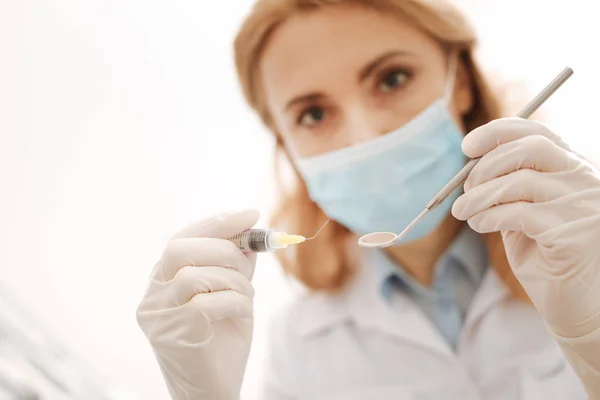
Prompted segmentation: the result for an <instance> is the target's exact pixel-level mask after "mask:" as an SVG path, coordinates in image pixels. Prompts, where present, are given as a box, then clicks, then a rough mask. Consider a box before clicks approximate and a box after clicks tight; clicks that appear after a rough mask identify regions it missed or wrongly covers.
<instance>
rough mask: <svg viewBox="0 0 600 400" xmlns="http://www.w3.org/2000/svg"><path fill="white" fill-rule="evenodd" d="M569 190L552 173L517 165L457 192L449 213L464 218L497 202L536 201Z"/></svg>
mask: <svg viewBox="0 0 600 400" xmlns="http://www.w3.org/2000/svg"><path fill="white" fill-rule="evenodd" d="M567 193H569V187H568V184H567V182H565V180H561V179H556V177H555V176H554V175H553V174H549V173H544V172H538V171H534V170H531V169H521V170H518V171H515V172H512V173H510V174H508V175H504V176H501V177H499V178H496V179H493V180H491V181H488V182H486V183H483V184H481V185H478V186H475V187H474V188H472V189H471V190H469V191H468V192H466V193H464V194H463V195H461V196H460V197H459V198H458V199H456V201H455V202H454V204H453V205H452V215H454V217H455V218H457V219H459V220H463V221H465V220H468V219H469V218H471V217H473V216H474V215H476V214H478V213H480V212H482V211H484V210H487V209H488V208H490V207H493V206H497V205H500V204H508V203H514V202H519V201H527V202H531V203H538V202H544V201H550V200H553V199H556V198H558V197H560V196H563V195H565V194H567Z"/></svg>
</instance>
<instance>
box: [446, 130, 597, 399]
mask: <svg viewBox="0 0 600 400" xmlns="http://www.w3.org/2000/svg"><path fill="white" fill-rule="evenodd" d="M462 148H463V151H464V153H465V154H466V155H467V156H469V157H471V158H474V157H481V156H482V158H481V160H480V161H479V163H478V164H477V165H476V166H475V168H474V169H473V171H472V172H471V174H470V175H469V177H468V179H467V181H466V182H465V194H463V195H462V196H461V197H459V198H458V199H457V200H456V202H455V203H454V206H453V209H452V213H453V215H454V216H455V217H456V218H458V219H461V220H468V223H469V225H470V226H471V227H472V228H473V229H474V230H475V231H477V232H480V233H487V232H495V231H501V232H502V238H503V240H504V245H505V247H506V253H507V257H508V261H509V263H510V266H511V268H512V269H513V271H514V273H515V276H516V277H517V279H518V280H519V282H521V285H522V286H523V288H524V289H525V291H526V292H527V294H528V295H529V297H530V298H531V300H532V302H533V304H534V306H535V307H536V309H537V310H538V311H539V312H540V314H541V315H542V317H543V318H544V320H545V321H546V324H547V325H548V327H549V329H550V330H551V331H552V332H553V333H554V334H555V336H556V337H557V340H558V341H559V343H561V346H562V348H563V350H564V351H565V354H566V356H567V358H568V359H569V361H570V363H571V364H572V365H573V367H574V370H575V372H576V373H577V374H578V375H579V377H580V378H581V379H582V381H583V383H584V385H585V386H586V390H587V391H588V393H589V395H590V398H600V175H599V174H598V171H597V170H596V169H595V168H594V167H593V166H592V165H591V164H590V163H588V162H587V161H585V160H584V159H583V158H581V157H580V156H578V155H577V154H575V153H573V152H572V151H571V150H570V149H569V147H568V146H567V145H566V144H565V143H564V142H563V141H562V140H561V139H560V138H559V137H558V136H557V135H555V134H554V133H552V132H551V131H550V130H549V129H548V128H546V127H545V126H544V125H542V124H540V123H538V122H534V121H529V120H524V119H520V118H506V119H499V120H496V121H492V122H490V123H488V124H486V125H484V126H482V127H480V128H478V129H475V130H474V131H472V132H471V133H469V134H468V135H467V136H466V137H465V139H464V140H463V145H462ZM515 329H519V327H515Z"/></svg>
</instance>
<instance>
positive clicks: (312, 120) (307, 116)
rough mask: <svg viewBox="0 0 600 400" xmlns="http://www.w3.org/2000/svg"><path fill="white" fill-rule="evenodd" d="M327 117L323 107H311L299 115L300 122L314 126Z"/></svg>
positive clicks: (300, 123)
mask: <svg viewBox="0 0 600 400" xmlns="http://www.w3.org/2000/svg"><path fill="white" fill-rule="evenodd" d="M323 118H325V110H324V109H323V108H322V107H315V106H313V107H309V108H307V109H306V110H305V111H304V112H302V113H301V114H300V117H298V124H299V125H304V126H313V125H316V124H318V123H319V122H321V121H322V120H323Z"/></svg>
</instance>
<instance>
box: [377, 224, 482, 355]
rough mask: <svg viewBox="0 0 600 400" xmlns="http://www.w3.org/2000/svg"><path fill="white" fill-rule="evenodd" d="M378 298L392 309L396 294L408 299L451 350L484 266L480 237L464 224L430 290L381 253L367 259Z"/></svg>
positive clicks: (437, 265) (378, 252) (446, 254)
mask: <svg viewBox="0 0 600 400" xmlns="http://www.w3.org/2000/svg"><path fill="white" fill-rule="evenodd" d="M370 264H371V265H372V266H373V268H374V271H375V276H376V279H377V283H378V285H379V289H380V293H381V296H382V297H383V298H384V299H385V300H386V302H387V303H388V304H389V305H390V306H392V307H393V304H394V302H393V299H394V296H395V295H397V294H398V291H401V292H403V293H404V294H405V295H407V296H408V297H409V298H411V299H412V300H413V301H414V302H415V303H416V304H417V306H418V307H419V308H420V309H421V310H422V311H423V312H424V313H425V315H427V316H428V317H429V318H430V319H431V320H432V322H433V323H434V324H435V325H436V326H437V328H438V329H439V331H440V333H441V335H442V336H443V337H444V338H445V339H446V340H447V341H448V343H449V344H450V345H451V346H452V347H453V348H455V347H456V344H457V342H458V337H459V334H460V330H461V328H462V325H463V322H464V319H465V316H466V314H467V311H468V309H469V306H470V305H471V301H472V300H473V297H474V295H475V292H476V291H477V289H478V288H479V285H480V284H481V281H482V280H483V276H484V274H485V271H486V269H487V266H488V257H487V251H486V248H485V245H484V243H483V241H482V239H481V236H480V235H479V234H477V233H476V232H474V231H472V230H471V229H470V228H469V226H468V225H465V228H463V229H462V230H461V232H460V233H459V235H458V236H457V238H456V239H455V240H454V242H453V243H452V244H451V245H450V247H449V248H448V250H446V252H445V253H444V254H443V255H442V256H441V257H440V259H439V260H438V262H437V263H436V265H435V267H434V277H433V282H432V285H431V287H426V286H424V285H422V284H420V283H419V282H417V281H416V280H415V279H414V278H413V277H411V276H410V275H409V274H408V273H407V272H406V271H405V270H404V269H403V268H402V266H400V265H398V264H397V263H395V262H394V261H393V260H392V259H391V258H390V257H389V256H387V254H386V253H385V252H383V251H375V252H373V254H372V258H371V259H370Z"/></svg>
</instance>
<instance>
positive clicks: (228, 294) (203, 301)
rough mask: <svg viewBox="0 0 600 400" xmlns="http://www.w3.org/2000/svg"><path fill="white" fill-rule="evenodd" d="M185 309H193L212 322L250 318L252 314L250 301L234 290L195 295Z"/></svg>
mask: <svg viewBox="0 0 600 400" xmlns="http://www.w3.org/2000/svg"><path fill="white" fill-rule="evenodd" d="M185 307H193V308H194V309H196V310H198V311H199V312H202V313H203V314H204V315H205V316H206V318H208V319H209V320H210V321H213V322H217V321H221V320H224V319H228V318H252V317H253V314H254V312H253V304H252V300H250V299H249V298H248V297H246V296H244V295H242V294H240V293H238V292H236V291H234V290H223V291H220V292H214V293H201V294H197V295H195V296H194V297H193V298H192V299H191V300H190V301H189V302H188V303H187V305H186V306H185Z"/></svg>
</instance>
